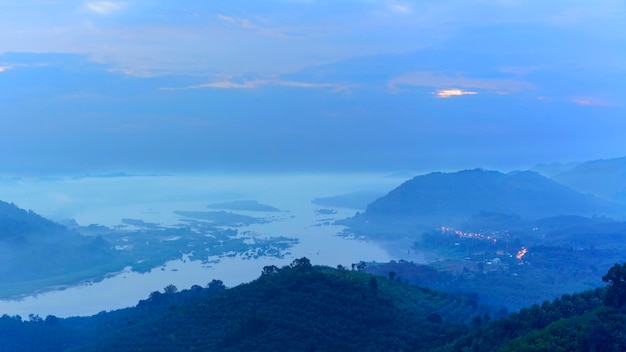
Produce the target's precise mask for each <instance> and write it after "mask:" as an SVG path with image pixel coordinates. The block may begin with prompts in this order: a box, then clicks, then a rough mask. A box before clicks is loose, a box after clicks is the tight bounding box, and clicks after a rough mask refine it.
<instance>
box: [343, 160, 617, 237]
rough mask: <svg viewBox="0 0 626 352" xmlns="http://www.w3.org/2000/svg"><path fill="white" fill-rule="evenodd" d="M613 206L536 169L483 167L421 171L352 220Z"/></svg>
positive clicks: (593, 210)
mask: <svg viewBox="0 0 626 352" xmlns="http://www.w3.org/2000/svg"><path fill="white" fill-rule="evenodd" d="M612 211H613V209H612V205H611V203H610V202H608V201H605V200H602V199H600V198H597V197H593V196H590V195H584V194H581V193H579V192H577V191H575V190H573V189H571V188H569V187H566V186H563V185H561V184H558V183H557V182H555V181H552V180H550V179H548V178H546V177H544V176H541V175H539V174H538V173H535V172H530V171H523V172H513V173H509V174H504V173H500V172H497V171H487V170H482V169H476V170H466V171H460V172H456V173H441V172H436V173H430V174H427V175H422V176H417V177H415V178H413V179H411V180H409V181H407V182H405V183H403V184H402V185H400V186H399V187H397V188H396V189H394V190H392V191H391V192H389V193H388V194H387V195H385V196H384V197H381V198H379V199H377V200H376V201H374V202H372V203H371V204H369V205H368V206H367V210H366V211H365V212H364V213H362V214H359V215H357V216H356V217H355V218H354V219H353V221H352V222H348V224H350V225H352V226H354V225H357V224H359V223H360V224H365V223H367V224H369V225H368V226H370V227H376V226H380V227H387V228H389V224H393V226H396V227H401V226H405V227H411V228H416V227H422V228H424V229H430V228H433V227H439V226H443V225H450V224H453V225H454V224H459V223H461V222H463V221H465V220H466V219H468V218H470V217H472V216H475V215H478V214H480V213H499V214H508V215H519V216H521V217H523V218H527V219H539V218H544V217H549V216H556V215H595V214H606V213H611V212H612Z"/></svg>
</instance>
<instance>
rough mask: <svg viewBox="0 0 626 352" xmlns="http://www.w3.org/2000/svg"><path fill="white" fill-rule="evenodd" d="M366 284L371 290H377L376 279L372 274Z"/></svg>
mask: <svg viewBox="0 0 626 352" xmlns="http://www.w3.org/2000/svg"><path fill="white" fill-rule="evenodd" d="M368 285H369V287H370V289H372V291H378V281H377V280H376V278H375V277H374V276H372V277H371V278H370V281H369V283H368Z"/></svg>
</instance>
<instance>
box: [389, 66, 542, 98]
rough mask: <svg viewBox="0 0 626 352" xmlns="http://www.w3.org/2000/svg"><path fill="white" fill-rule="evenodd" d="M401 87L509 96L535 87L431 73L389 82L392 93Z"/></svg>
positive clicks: (506, 81)
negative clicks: (477, 91) (468, 89)
mask: <svg viewBox="0 0 626 352" xmlns="http://www.w3.org/2000/svg"><path fill="white" fill-rule="evenodd" d="M401 86H415V87H430V88H438V89H440V90H454V89H458V90H460V89H461V88H471V89H482V90H486V91H492V92H495V93H498V94H508V93H512V92H517V91H521V90H527V89H531V88H532V87H533V86H532V84H530V83H528V82H524V81H520V80H514V79H498V78H468V77H465V76H463V75H454V76H448V75H443V74H438V73H433V72H430V71H417V72H410V73H406V74H403V75H400V76H398V77H396V78H393V79H391V80H390V81H389V82H388V87H389V89H391V90H392V91H396V92H397V91H398V90H399V89H400V87H401Z"/></svg>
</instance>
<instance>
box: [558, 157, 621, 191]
mask: <svg viewBox="0 0 626 352" xmlns="http://www.w3.org/2000/svg"><path fill="white" fill-rule="evenodd" d="M553 179H554V180H555V181H557V182H560V183H562V184H564V185H566V186H569V187H572V188H574V189H576V190H578V191H580V192H583V193H590V194H595V195H597V196H600V197H603V198H606V199H610V200H614V201H621V202H626V157H622V158H616V159H604V160H593V161H587V162H584V163H581V164H578V165H576V166H575V167H573V168H572V169H570V170H567V171H564V172H562V173H558V174H556V175H554V176H553Z"/></svg>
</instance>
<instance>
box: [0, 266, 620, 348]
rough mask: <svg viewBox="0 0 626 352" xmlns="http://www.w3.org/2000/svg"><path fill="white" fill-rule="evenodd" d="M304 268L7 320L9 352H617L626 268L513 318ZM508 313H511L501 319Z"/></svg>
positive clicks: (0, 326)
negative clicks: (106, 306) (129, 304)
mask: <svg viewBox="0 0 626 352" xmlns="http://www.w3.org/2000/svg"><path fill="white" fill-rule="evenodd" d="M364 269H365V268H364V265H363V264H357V265H355V266H354V268H344V267H341V266H339V267H338V268H336V269H335V268H329V267H322V266H313V265H312V264H311V263H310V261H309V260H308V259H307V258H300V259H296V260H295V261H294V262H293V263H292V264H291V265H289V266H285V267H283V268H278V267H275V266H267V267H265V268H264V269H263V271H262V273H261V276H260V277H259V278H258V279H257V280H254V281H252V282H250V283H247V284H242V285H239V286H237V287H234V288H230V289H227V288H225V287H224V285H223V284H222V283H221V281H219V280H213V281H211V282H210V283H209V284H208V285H206V286H205V287H200V286H194V287H192V288H190V289H187V290H182V291H180V292H179V291H178V290H177V288H176V287H174V286H172V285H170V286H167V287H165V288H164V290H163V292H160V291H158V292H153V293H152V294H151V295H150V297H149V298H147V299H146V300H143V301H141V302H139V304H138V305H137V306H136V307H133V308H127V309H122V310H117V311H112V312H102V313H100V314H98V315H95V316H92V317H83V318H68V319H60V318H56V317H54V316H48V317H46V318H40V317H37V316H31V317H29V319H28V320H22V318H21V317H9V316H3V317H2V318H0V350H3V351H16V352H20V351H46V352H49V351H50V352H51V351H55V352H57V351H58V352H60V351H74V352H80V351H84V352H86V351H118V352H123V351H434V352H448V351H620V350H623V349H624V348H626V336H625V335H624V331H626V330H625V327H626V310H625V309H624V304H625V303H626V281H625V278H626V265H620V264H616V265H614V266H613V267H612V268H611V269H610V270H609V271H608V272H607V273H606V275H604V276H603V278H602V279H603V280H604V281H605V282H606V283H607V286H606V288H598V289H595V290H589V291H585V292H581V293H576V294H568V295H564V296H562V297H561V298H559V299H556V300H554V301H552V302H548V301H546V302H543V303H542V304H535V305H533V306H531V307H528V308H524V309H521V310H520V311H518V312H515V313H512V314H506V313H505V312H503V311H502V310H499V309H496V308H493V307H490V306H487V305H485V304H483V303H480V302H479V301H477V300H476V299H475V298H473V297H467V296H463V295H454V294H449V293H444V292H441V291H436V290H433V289H429V288H424V287H418V286H411V285H407V284H406V283H403V282H402V280H398V279H397V278H396V277H395V276H394V275H393V274H392V273H389V275H388V276H387V277H382V276H374V275H371V274H368V273H365V272H363V270H364ZM503 314H505V315H504V316H503Z"/></svg>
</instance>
